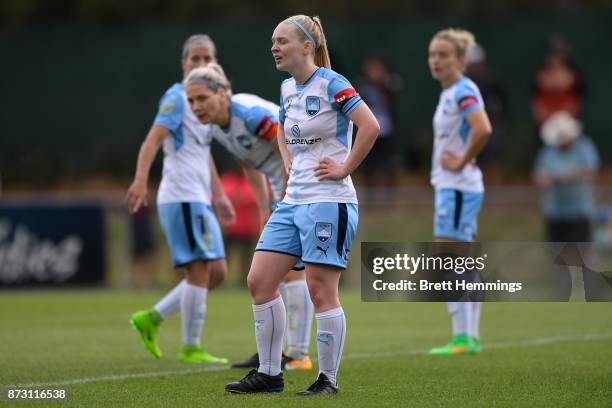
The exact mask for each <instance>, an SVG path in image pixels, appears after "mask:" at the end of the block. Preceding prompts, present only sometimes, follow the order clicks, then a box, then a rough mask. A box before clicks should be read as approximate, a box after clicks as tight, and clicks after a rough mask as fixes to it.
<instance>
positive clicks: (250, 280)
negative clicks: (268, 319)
mask: <svg viewBox="0 0 612 408" xmlns="http://www.w3.org/2000/svg"><path fill="white" fill-rule="evenodd" d="M247 286H248V287H249V292H251V296H252V297H255V295H256V294H257V293H258V292H259V291H260V288H261V279H258V278H257V275H256V274H255V273H253V272H249V274H248V275H247Z"/></svg>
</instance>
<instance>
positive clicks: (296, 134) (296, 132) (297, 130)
mask: <svg viewBox="0 0 612 408" xmlns="http://www.w3.org/2000/svg"><path fill="white" fill-rule="evenodd" d="M291 134H292V135H293V137H295V138H298V137H300V127H299V126H298V125H293V126H291Z"/></svg>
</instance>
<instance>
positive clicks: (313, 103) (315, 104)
mask: <svg viewBox="0 0 612 408" xmlns="http://www.w3.org/2000/svg"><path fill="white" fill-rule="evenodd" d="M320 110H321V100H320V99H319V97H318V96H307V97H306V113H307V114H308V116H314V115H316V114H317V113H319V111H320Z"/></svg>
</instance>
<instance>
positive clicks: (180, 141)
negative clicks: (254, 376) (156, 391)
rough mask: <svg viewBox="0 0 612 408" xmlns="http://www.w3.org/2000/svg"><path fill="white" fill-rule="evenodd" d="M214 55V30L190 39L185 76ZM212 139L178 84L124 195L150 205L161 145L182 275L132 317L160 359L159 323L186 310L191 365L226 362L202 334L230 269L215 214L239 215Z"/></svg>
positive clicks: (160, 205) (162, 199)
mask: <svg viewBox="0 0 612 408" xmlns="http://www.w3.org/2000/svg"><path fill="white" fill-rule="evenodd" d="M216 60H217V58H216V49H215V44H214V43H213V41H212V40H211V39H210V37H209V36H208V35H205V34H196V35H193V36H191V37H189V38H188V39H187V41H185V43H184V44H183V49H182V58H181V66H182V68H183V78H184V77H186V76H187V75H188V74H189V72H191V71H192V70H193V69H195V68H197V67H200V66H203V65H206V64H208V63H210V62H214V61H216ZM210 142H211V135H210V132H209V131H208V128H207V127H206V126H205V125H203V124H201V123H200V122H199V120H198V118H197V117H196V116H195V115H194V114H193V112H192V111H191V109H190V108H189V105H188V104H187V98H186V96H185V90H184V88H183V85H182V84H181V83H176V84H174V85H173V86H172V87H171V88H170V89H168V91H166V93H165V94H164V96H163V97H162V98H161V101H160V103H159V110H158V112H157V115H156V116H155V119H154V121H153V125H152V126H151V130H149V133H148V134H147V137H146V138H145V140H144V142H143V143H142V146H141V147H140V152H139V154H138V163H137V166H136V175H135V176H134V181H133V182H132V185H131V186H130V188H129V190H128V192H127V195H126V198H125V200H126V203H127V205H128V208H129V210H130V212H132V213H135V212H136V211H138V210H139V209H140V207H142V206H146V205H147V204H148V186H147V185H148V179H149V172H150V170H151V164H152V163H153V160H154V159H155V156H156V155H157V152H158V151H159V149H160V148H161V147H162V146H163V151H164V162H163V163H164V169H163V175H162V179H161V183H160V186H159V190H158V192H157V211H158V213H159V219H160V224H161V226H162V229H163V232H164V235H165V236H166V240H167V241H168V246H169V247H170V252H171V253H172V261H173V264H174V269H175V271H176V273H177V275H179V276H184V279H183V280H182V281H181V282H180V283H179V284H178V285H177V286H176V287H175V288H174V289H172V290H171V291H170V292H169V293H168V294H167V295H166V296H164V297H163V298H162V299H161V300H160V301H159V302H157V304H156V305H155V306H154V307H153V308H151V309H147V310H142V311H139V312H136V313H134V314H133V315H132V318H131V319H130V323H131V324H132V326H133V327H134V329H136V330H137V331H138V332H139V333H140V337H141V339H142V342H143V344H144V346H145V348H146V349H147V350H148V351H149V352H150V353H151V354H152V355H153V356H154V357H156V358H160V357H161V355H162V353H161V350H160V349H159V346H158V344H157V334H158V330H159V327H160V326H161V324H162V323H163V322H164V321H165V320H166V319H167V318H168V317H170V316H171V315H173V314H175V313H177V312H179V311H180V313H181V325H182V339H183V345H182V347H181V350H180V353H179V355H178V359H179V360H181V361H185V362H189V363H217V364H225V363H227V362H228V360H227V359H226V358H220V357H215V356H213V355H211V354H209V353H207V352H205V351H204V350H203V348H202V344H201V339H200V337H201V333H202V329H203V327H204V320H205V316H206V299H207V297H208V291H209V290H212V289H213V288H214V287H216V286H217V285H219V284H220V283H221V282H222V281H223V279H224V278H225V275H227V264H226V262H225V250H224V248H223V239H222V236H221V228H220V226H219V222H218V221H217V216H218V217H219V219H220V220H221V222H222V223H225V224H231V223H233V222H234V221H235V214H234V209H233V207H232V205H231V202H230V201H229V199H228V198H227V196H226V195H225V193H224V192H223V188H222V187H221V182H220V181H219V177H218V176H217V170H216V169H215V164H214V162H213V160H212V157H211V156H210ZM213 206H214V210H213ZM215 210H216V214H215Z"/></svg>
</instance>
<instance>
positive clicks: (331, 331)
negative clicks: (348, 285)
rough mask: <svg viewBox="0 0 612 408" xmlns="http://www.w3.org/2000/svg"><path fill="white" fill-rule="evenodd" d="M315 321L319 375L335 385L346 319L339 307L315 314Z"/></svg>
mask: <svg viewBox="0 0 612 408" xmlns="http://www.w3.org/2000/svg"><path fill="white" fill-rule="evenodd" d="M315 318H316V319H317V350H318V353H319V373H323V374H325V375H326V376H327V378H329V380H330V381H331V383H332V384H336V375H337V374H338V368H339V367H340V360H341V358H342V350H343V349H344V340H345V338H346V319H345V317H344V311H343V310H342V308H341V307H339V308H337V309H332V310H328V311H327V312H323V313H317V314H315Z"/></svg>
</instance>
